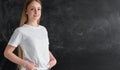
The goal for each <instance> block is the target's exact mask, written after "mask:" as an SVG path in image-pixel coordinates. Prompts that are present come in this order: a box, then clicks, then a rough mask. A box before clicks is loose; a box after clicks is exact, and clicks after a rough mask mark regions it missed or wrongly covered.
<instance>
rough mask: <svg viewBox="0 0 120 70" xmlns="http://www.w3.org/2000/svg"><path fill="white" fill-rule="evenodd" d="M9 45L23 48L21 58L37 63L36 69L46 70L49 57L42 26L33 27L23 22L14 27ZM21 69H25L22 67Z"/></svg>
mask: <svg viewBox="0 0 120 70" xmlns="http://www.w3.org/2000/svg"><path fill="white" fill-rule="evenodd" d="M8 44H9V45H12V46H14V47H17V46H18V45H20V47H21V48H22V50H23V59H24V60H26V61H29V62H32V63H35V64H37V65H38V69H37V70H47V69H48V67H49V66H48V65H47V64H48V63H49V60H50V57H49V39H48V33H47V30H46V28H45V27H44V26H42V25H39V26H38V27H34V26H31V25H28V24H24V25H23V26H21V27H18V28H16V29H15V31H14V33H13V34H12V36H11V38H10V40H9V42H8ZM22 70H25V68H24V67H22Z"/></svg>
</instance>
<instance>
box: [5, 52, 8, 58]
mask: <svg viewBox="0 0 120 70" xmlns="http://www.w3.org/2000/svg"><path fill="white" fill-rule="evenodd" d="M7 56H8V52H7V51H6V50H5V51H4V57H5V58H7Z"/></svg>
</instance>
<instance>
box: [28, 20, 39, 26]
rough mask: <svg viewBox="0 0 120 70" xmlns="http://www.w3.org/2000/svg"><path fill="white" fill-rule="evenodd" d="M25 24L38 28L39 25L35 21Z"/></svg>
mask: <svg viewBox="0 0 120 70" xmlns="http://www.w3.org/2000/svg"><path fill="white" fill-rule="evenodd" d="M27 24H29V25H32V26H38V25H39V24H38V23H37V21H28V22H27Z"/></svg>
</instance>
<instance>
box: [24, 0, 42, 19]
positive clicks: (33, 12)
mask: <svg viewBox="0 0 120 70" xmlns="http://www.w3.org/2000/svg"><path fill="white" fill-rule="evenodd" d="M26 14H27V15H28V20H31V21H34V20H36V21H37V20H38V19H40V16H41V5H40V4H39V3H38V2H36V1H33V2H31V3H30V4H29V5H28V7H27V10H26Z"/></svg>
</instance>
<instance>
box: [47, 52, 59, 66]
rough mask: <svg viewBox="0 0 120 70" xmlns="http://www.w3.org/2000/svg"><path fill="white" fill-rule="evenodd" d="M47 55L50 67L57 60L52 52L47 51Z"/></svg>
mask: <svg viewBox="0 0 120 70" xmlns="http://www.w3.org/2000/svg"><path fill="white" fill-rule="evenodd" d="M49 55H50V61H49V63H48V65H49V66H50V68H52V67H54V66H55V65H56V63H57V60H56V59H55V57H54V56H53V54H52V53H51V52H50V51H49Z"/></svg>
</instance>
